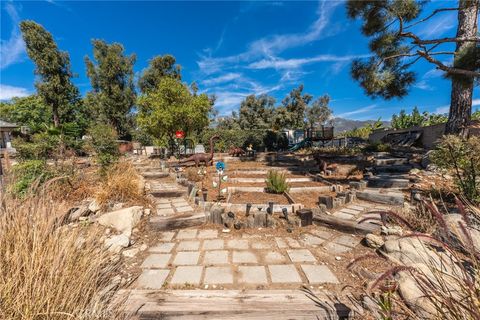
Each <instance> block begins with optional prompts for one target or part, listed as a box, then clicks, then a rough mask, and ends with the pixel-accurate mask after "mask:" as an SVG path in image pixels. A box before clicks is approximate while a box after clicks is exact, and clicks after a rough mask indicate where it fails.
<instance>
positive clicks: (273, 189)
mask: <svg viewBox="0 0 480 320" xmlns="http://www.w3.org/2000/svg"><path fill="white" fill-rule="evenodd" d="M265 183H266V184H267V192H270V193H284V192H285V191H288V190H289V189H290V187H289V185H288V183H287V177H286V175H285V173H284V172H280V171H277V170H269V171H268V173H267V179H266V180H265Z"/></svg>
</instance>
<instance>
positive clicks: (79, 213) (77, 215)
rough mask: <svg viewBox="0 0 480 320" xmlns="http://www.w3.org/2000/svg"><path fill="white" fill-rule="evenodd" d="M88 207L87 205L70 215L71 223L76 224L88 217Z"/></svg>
mask: <svg viewBox="0 0 480 320" xmlns="http://www.w3.org/2000/svg"><path fill="white" fill-rule="evenodd" d="M88 207H89V206H87V205H82V206H80V207H79V208H77V209H76V210H74V211H73V212H72V213H71V214H70V216H69V217H68V220H69V221H70V222H74V221H77V220H78V219H80V218H81V217H86V216H88V215H89V214H90V210H89V209H88Z"/></svg>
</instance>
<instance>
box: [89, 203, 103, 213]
mask: <svg viewBox="0 0 480 320" xmlns="http://www.w3.org/2000/svg"><path fill="white" fill-rule="evenodd" d="M100 209H101V208H100V205H99V204H98V202H97V200H93V201H92V202H90V204H89V205H88V210H90V211H92V212H93V213H96V212H98V211H100Z"/></svg>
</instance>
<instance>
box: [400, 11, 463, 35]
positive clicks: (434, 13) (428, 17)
mask: <svg viewBox="0 0 480 320" xmlns="http://www.w3.org/2000/svg"><path fill="white" fill-rule="evenodd" d="M454 10H458V8H441V9H436V10H434V11H433V12H432V13H431V14H430V15H429V16H427V17H425V18H423V19H421V20H418V21H417V22H415V23H412V24H411V25H408V26H406V27H405V28H404V29H405V30H406V29H409V28H411V27H413V26H416V25H417V24H419V23H422V22H425V21H427V20H428V19H430V18H431V17H433V16H434V15H436V14H437V13H439V12H443V11H454Z"/></svg>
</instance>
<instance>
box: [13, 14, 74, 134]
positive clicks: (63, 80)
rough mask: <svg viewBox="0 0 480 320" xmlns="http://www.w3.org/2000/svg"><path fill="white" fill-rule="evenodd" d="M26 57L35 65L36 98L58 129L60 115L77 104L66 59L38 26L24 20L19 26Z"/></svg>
mask: <svg viewBox="0 0 480 320" xmlns="http://www.w3.org/2000/svg"><path fill="white" fill-rule="evenodd" d="M20 29H21V31H22V36H23V40H24V41H25V45H26V48H27V54H28V56H29V57H30V59H32V60H33V62H34V63H35V66H36V68H35V74H37V75H38V76H39V80H38V81H37V82H36V83H35V87H36V88H37V92H38V95H39V96H40V97H41V98H42V99H43V101H44V102H45V104H46V105H47V106H48V107H49V108H50V109H51V111H52V117H53V123H54V125H55V127H58V126H59V125H60V122H61V116H60V115H61V113H65V110H67V109H68V108H71V107H72V105H75V104H77V103H78V101H79V99H80V96H79V92H78V89H77V87H75V85H74V84H73V83H72V81H71V79H72V77H73V73H72V71H71V70H70V57H69V55H68V53H67V52H64V51H60V50H59V49H58V47H57V44H56V43H55V41H54V40H53V37H52V35H51V34H50V33H49V32H48V31H47V30H45V28H43V26H41V25H40V24H38V23H36V22H34V21H30V20H26V21H22V22H21V23H20Z"/></svg>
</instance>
